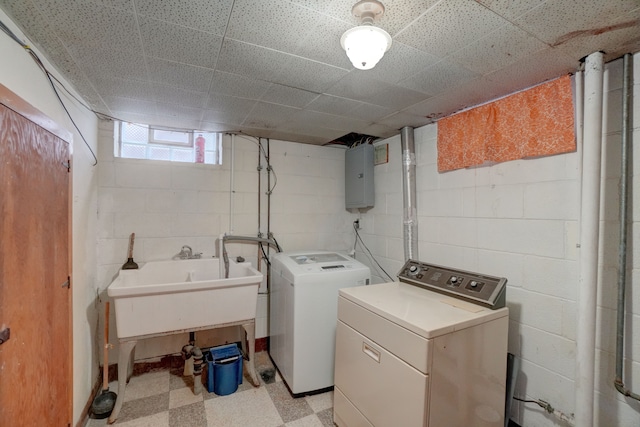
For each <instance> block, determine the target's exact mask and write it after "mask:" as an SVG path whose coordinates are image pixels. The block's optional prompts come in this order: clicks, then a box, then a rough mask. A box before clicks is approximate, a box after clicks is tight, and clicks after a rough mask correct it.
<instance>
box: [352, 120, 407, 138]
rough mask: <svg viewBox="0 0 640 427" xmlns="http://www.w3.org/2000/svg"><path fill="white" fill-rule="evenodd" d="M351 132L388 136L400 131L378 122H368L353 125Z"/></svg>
mask: <svg viewBox="0 0 640 427" xmlns="http://www.w3.org/2000/svg"><path fill="white" fill-rule="evenodd" d="M351 131H352V132H356V133H362V134H364V135H371V136H377V137H378V138H389V137H392V136H394V135H397V134H399V133H400V130H399V129H396V128H391V127H388V126H385V125H381V124H379V123H370V124H367V125H364V126H354V127H353V129H352V130H351Z"/></svg>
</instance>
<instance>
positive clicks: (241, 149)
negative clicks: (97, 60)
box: [97, 122, 353, 362]
mask: <svg viewBox="0 0 640 427" xmlns="http://www.w3.org/2000/svg"><path fill="white" fill-rule="evenodd" d="M264 142H266V141H264ZM100 144H101V145H100V146H101V148H102V151H101V153H100V154H101V161H100V165H99V171H100V174H99V183H98V185H99V188H98V221H99V237H98V242H97V248H98V249H97V251H98V260H99V261H98V282H99V284H100V290H99V292H100V295H101V298H102V299H103V300H104V299H106V298H107V295H106V288H107V287H108V285H109V284H110V283H111V281H112V280H113V278H114V277H115V275H116V274H117V273H118V271H119V269H120V268H121V267H122V264H123V263H124V262H125V261H126V253H127V245H128V238H129V235H130V234H131V233H132V232H135V233H136V240H135V248H134V259H135V261H136V262H137V263H138V264H140V265H142V264H143V263H144V262H147V261H152V260H162V259H169V258H171V257H173V256H174V255H176V254H177V253H178V252H179V251H180V248H181V247H182V245H189V246H191V247H192V248H193V250H194V251H196V252H203V253H204V255H205V256H207V255H208V256H212V255H216V256H217V243H216V241H217V239H218V237H219V236H220V235H221V234H223V233H230V234H236V235H245V236H256V235H257V232H258V205H259V204H260V207H261V209H260V210H261V212H263V214H262V216H261V217H260V230H261V231H262V232H263V234H264V235H266V234H267V231H268V230H269V228H268V225H267V223H268V221H270V231H271V232H272V233H273V234H274V236H275V238H276V239H277V240H278V242H279V244H280V245H281V246H282V247H283V250H285V251H295V250H305V249H311V250H317V249H326V250H337V251H342V252H346V251H348V248H349V245H350V244H351V237H350V236H349V230H350V229H351V223H352V221H353V220H352V216H353V215H352V214H350V213H348V212H347V211H345V209H344V149H341V148H336V147H319V146H313V145H307V144H297V143H291V142H284V141H270V143H269V146H270V147H269V155H270V159H271V167H272V169H273V172H272V175H271V182H270V186H271V187H267V184H268V181H267V164H266V161H265V159H264V157H262V158H261V160H260V165H261V167H260V168H259V167H258V162H259V160H258V146H257V144H256V140H255V139H252V138H248V137H245V136H236V137H235V138H234V140H233V146H234V147H235V149H234V153H233V155H232V153H231V151H232V150H231V144H232V141H231V138H230V137H229V136H225V138H224V140H223V164H222V165H221V166H220V165H219V166H213V165H203V164H185V163H171V162H161V161H140V160H134V159H121V158H115V157H114V156H113V124H112V123H111V122H102V123H101V124H100ZM265 149H266V147H265ZM232 157H233V168H232V166H231V159H232ZM259 169H260V171H259ZM232 176H233V179H231V178H232ZM258 176H260V182H261V183H260V190H259V189H258ZM232 183H233V191H232V190H231V184H232ZM269 188H271V189H272V196H271V216H270V217H269V216H268V215H267V205H268V197H267V194H266V193H267V192H268V189H269ZM258 198H260V200H258ZM227 250H228V252H229V256H230V257H232V258H233V257H236V256H243V257H244V258H245V259H246V260H247V261H250V262H252V264H253V265H254V266H256V264H257V257H258V247H257V246H256V245H253V244H239V243H229V244H228V245H227ZM261 267H262V271H263V273H265V274H266V271H267V270H266V264H265V263H263V265H262V266H261ZM260 293H261V294H260V295H259V297H258V308H257V315H256V316H257V317H256V337H257V338H262V337H266V336H268V334H269V330H268V316H269V315H268V304H269V303H268V296H267V284H266V278H265V280H264V281H263V284H262V286H261V287H260ZM111 323H112V328H111V330H112V331H113V332H112V333H111V334H110V335H111V337H110V340H111V342H112V343H116V342H117V338H116V332H115V321H114V320H113V321H112V322H111ZM237 339H239V336H238V334H237V332H236V331H235V330H216V331H210V332H199V333H198V334H197V340H198V344H199V345H201V346H203V347H204V346H210V345H217V344H222V343H224V342H225V341H233V340H237ZM186 342H187V334H180V335H174V336H171V337H163V338H155V339H149V340H144V341H140V342H139V343H138V345H137V347H136V359H144V358H153V357H157V356H161V355H165V354H171V353H176V352H179V351H180V349H181V348H182V346H183V345H184V344H185V343H186ZM111 360H113V361H114V362H115V361H117V348H116V349H114V351H113V352H112V355H111Z"/></svg>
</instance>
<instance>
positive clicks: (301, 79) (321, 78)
mask: <svg viewBox="0 0 640 427" xmlns="http://www.w3.org/2000/svg"><path fill="white" fill-rule="evenodd" d="M347 73H348V71H347V70H345V69H343V68H338V67H334V66H332V65H328V64H323V63H321V62H316V61H311V60H308V59H305V58H301V57H299V56H293V55H288V56H287V57H286V59H285V61H284V62H283V64H282V68H281V70H280V72H279V73H278V75H277V76H273V77H272V81H273V82H274V83H280V84H283V85H285V86H291V87H297V88H298V89H304V90H307V91H310V92H316V93H318V94H320V93H323V92H325V90H326V89H328V88H329V87H331V86H333V85H334V84H335V83H336V82H338V81H339V80H340V79H341V78H342V77H344V76H345V75H346V74H347Z"/></svg>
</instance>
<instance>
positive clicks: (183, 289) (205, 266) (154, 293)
mask: <svg viewBox="0 0 640 427" xmlns="http://www.w3.org/2000/svg"><path fill="white" fill-rule="evenodd" d="M221 277H222V278H221ZM261 282H262V273H260V272H259V271H257V270H256V269H255V268H253V267H252V266H251V264H250V263H248V262H243V263H235V262H233V261H232V260H230V261H229V278H226V279H225V278H224V272H222V274H221V273H220V261H219V259H218V258H204V259H189V260H170V261H152V262H147V263H146V264H144V265H143V266H142V268H140V269H139V270H120V272H119V273H118V276H117V277H116V278H115V280H114V281H113V282H112V283H111V284H110V285H109V287H108V290H107V293H108V295H109V296H110V297H111V298H113V302H114V306H115V315H116V326H117V335H118V338H119V339H123V338H129V337H142V336H145V335H154V334H165V333H166V334H173V333H177V332H180V331H189V330H193V329H201V328H204V327H207V326H216V325H221V324H225V323H234V322H239V321H243V320H249V319H255V317H256V305H257V301H258V287H259V286H260V283H261Z"/></svg>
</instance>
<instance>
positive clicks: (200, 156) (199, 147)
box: [196, 135, 205, 163]
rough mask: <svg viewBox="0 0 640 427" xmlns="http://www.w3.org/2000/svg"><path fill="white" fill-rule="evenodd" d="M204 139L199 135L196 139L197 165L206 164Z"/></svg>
mask: <svg viewBox="0 0 640 427" xmlns="http://www.w3.org/2000/svg"><path fill="white" fill-rule="evenodd" d="M204 142H205V141H204V137H203V136H202V135H198V137H197V138H196V163H204Z"/></svg>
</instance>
